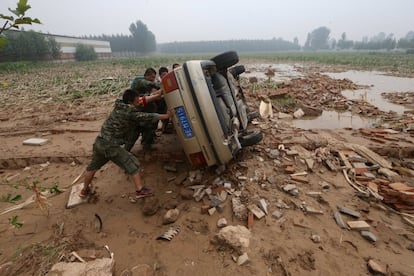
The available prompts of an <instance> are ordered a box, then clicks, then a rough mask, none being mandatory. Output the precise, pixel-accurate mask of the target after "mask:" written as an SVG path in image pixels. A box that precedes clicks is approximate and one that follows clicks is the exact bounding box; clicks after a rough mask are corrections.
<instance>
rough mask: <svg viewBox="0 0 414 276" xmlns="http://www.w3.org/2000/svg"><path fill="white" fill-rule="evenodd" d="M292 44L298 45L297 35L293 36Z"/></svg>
mask: <svg viewBox="0 0 414 276" xmlns="http://www.w3.org/2000/svg"><path fill="white" fill-rule="evenodd" d="M293 44H295V45H299V39H298V37H297V36H295V38H294V39H293Z"/></svg>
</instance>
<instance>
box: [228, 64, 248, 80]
mask: <svg viewBox="0 0 414 276" xmlns="http://www.w3.org/2000/svg"><path fill="white" fill-rule="evenodd" d="M229 72H230V73H231V74H232V75H233V77H234V78H235V79H236V80H237V79H238V78H239V75H240V74H243V73H244V72H246V68H245V67H244V65H237V66H234V67H232V68H230V69H229Z"/></svg>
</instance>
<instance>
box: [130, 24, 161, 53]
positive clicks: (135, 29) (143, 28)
mask: <svg viewBox="0 0 414 276" xmlns="http://www.w3.org/2000/svg"><path fill="white" fill-rule="evenodd" d="M129 31H130V32H131V34H132V41H133V43H134V46H135V47H134V50H135V51H137V52H140V53H142V54H145V53H150V52H153V51H155V49H156V41H155V35H154V34H153V33H152V32H151V31H149V30H148V28H147V25H145V24H144V23H142V21H140V20H138V21H137V22H136V23H135V24H131V25H130V26H129Z"/></svg>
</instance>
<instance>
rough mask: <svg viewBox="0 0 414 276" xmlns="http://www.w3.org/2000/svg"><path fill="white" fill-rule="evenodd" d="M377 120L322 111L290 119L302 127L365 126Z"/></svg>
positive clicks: (354, 127)
mask: <svg viewBox="0 0 414 276" xmlns="http://www.w3.org/2000/svg"><path fill="white" fill-rule="evenodd" d="M376 122H377V119H375V118H365V117H361V116H356V115H352V114H351V113H350V112H343V113H339V112H336V111H323V112H322V115H321V116H318V117H316V118H315V117H310V118H305V117H303V118H301V119H297V120H294V121H292V124H293V125H294V126H295V127H298V128H302V129H313V128H320V129H340V128H352V129H358V128H367V127H371V126H373V125H374V124H375V123H376Z"/></svg>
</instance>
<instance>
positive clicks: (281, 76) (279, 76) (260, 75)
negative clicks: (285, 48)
mask: <svg viewBox="0 0 414 276" xmlns="http://www.w3.org/2000/svg"><path fill="white" fill-rule="evenodd" d="M269 69H270V70H272V71H274V73H275V75H274V76H272V77H271V78H270V79H271V80H272V81H275V82H279V81H286V80H291V79H293V78H300V77H303V74H302V73H300V72H298V71H297V70H296V69H295V67H294V66H293V65H291V64H253V65H249V66H248V70H247V71H248V72H246V73H244V74H243V77H246V78H250V77H256V78H257V79H258V80H262V81H263V80H267V79H269V77H268V76H266V74H265V73H266V72H267V71H268V70H269Z"/></svg>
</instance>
